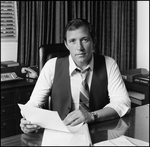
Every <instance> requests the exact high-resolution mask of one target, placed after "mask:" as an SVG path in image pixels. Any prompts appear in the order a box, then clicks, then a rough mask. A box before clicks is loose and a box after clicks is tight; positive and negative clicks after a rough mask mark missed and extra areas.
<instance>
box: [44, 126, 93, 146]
mask: <svg viewBox="0 0 150 147" xmlns="http://www.w3.org/2000/svg"><path fill="white" fill-rule="evenodd" d="M91 145H92V142H91V138H90V134H89V130H88V126H87V124H83V125H82V126H81V127H80V128H79V129H78V130H77V131H76V132H74V133H65V132H60V131H54V130H50V129H45V131H44V134H43V140H42V144H41V146H91Z"/></svg>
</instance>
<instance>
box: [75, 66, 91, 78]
mask: <svg viewBox="0 0 150 147" xmlns="http://www.w3.org/2000/svg"><path fill="white" fill-rule="evenodd" d="M76 71H78V72H80V73H81V76H82V79H83V81H84V80H86V78H87V76H88V73H89V71H90V67H88V68H86V69H84V70H80V69H76Z"/></svg>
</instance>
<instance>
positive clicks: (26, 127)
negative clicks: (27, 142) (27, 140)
mask: <svg viewBox="0 0 150 147" xmlns="http://www.w3.org/2000/svg"><path fill="white" fill-rule="evenodd" d="M20 127H21V130H22V131H23V132H24V133H30V132H33V131H36V130H38V129H40V127H39V126H37V125H35V124H31V123H30V122H29V121H28V120H26V119H25V118H22V119H21V121H20Z"/></svg>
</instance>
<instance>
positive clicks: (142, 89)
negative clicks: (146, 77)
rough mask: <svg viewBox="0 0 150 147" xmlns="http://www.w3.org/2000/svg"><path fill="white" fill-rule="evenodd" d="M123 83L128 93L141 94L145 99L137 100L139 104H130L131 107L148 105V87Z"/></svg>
mask: <svg viewBox="0 0 150 147" xmlns="http://www.w3.org/2000/svg"><path fill="white" fill-rule="evenodd" d="M124 82H125V85H126V88H127V90H128V91H134V92H138V93H142V94H144V96H145V99H144V100H139V103H131V107H136V106H140V105H145V104H149V86H145V85H141V84H137V83H133V82H128V81H126V80H125V81H124Z"/></svg>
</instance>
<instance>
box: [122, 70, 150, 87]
mask: <svg viewBox="0 0 150 147" xmlns="http://www.w3.org/2000/svg"><path fill="white" fill-rule="evenodd" d="M121 74H122V78H123V79H125V80H127V81H129V82H133V83H138V84H141V85H145V86H149V71H147V70H146V69H144V68H138V69H132V70H126V71H122V72H121Z"/></svg>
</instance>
